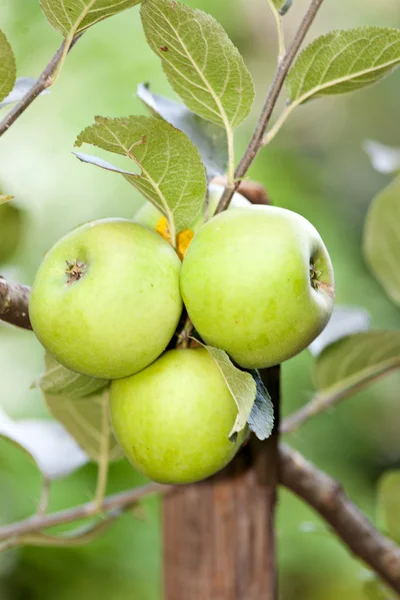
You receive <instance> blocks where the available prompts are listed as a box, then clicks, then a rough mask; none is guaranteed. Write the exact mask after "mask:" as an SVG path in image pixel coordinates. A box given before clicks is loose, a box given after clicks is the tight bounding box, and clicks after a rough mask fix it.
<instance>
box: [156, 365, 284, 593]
mask: <svg viewBox="0 0 400 600" xmlns="http://www.w3.org/2000/svg"><path fill="white" fill-rule="evenodd" d="M261 375H262V379H263V381H264V384H265V385H266V387H267V389H268V391H269V393H270V394H271V397H272V400H273V403H274V407H275V429H274V434H273V435H272V436H271V437H270V438H269V439H268V440H267V441H266V442H262V443H261V442H259V441H258V440H256V439H255V438H254V436H253V437H252V438H251V440H250V442H249V443H248V444H247V445H246V446H245V447H244V448H242V450H241V451H240V452H239V453H238V455H237V457H236V458H235V460H234V461H232V463H231V464H230V465H228V466H227V467H226V468H225V469H224V470H223V471H221V472H220V473H218V474H217V475H214V476H213V477H211V478H209V479H207V480H205V481H203V482H200V483H197V484H194V485H189V486H183V487H181V488H179V489H178V490H177V491H175V492H173V493H172V494H170V495H168V496H167V497H166V498H165V499H164V503H163V523H164V598H165V600H277V582H276V564H275V535H274V516H275V502H276V489H277V481H278V427H279V367H273V368H272V369H266V370H264V371H263V372H262V373H261Z"/></svg>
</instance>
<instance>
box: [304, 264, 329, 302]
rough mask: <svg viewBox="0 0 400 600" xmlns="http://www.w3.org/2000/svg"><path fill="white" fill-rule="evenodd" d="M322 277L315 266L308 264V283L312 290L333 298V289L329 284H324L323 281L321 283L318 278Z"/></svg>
mask: <svg viewBox="0 0 400 600" xmlns="http://www.w3.org/2000/svg"><path fill="white" fill-rule="evenodd" d="M321 275H322V271H321V270H320V269H316V268H315V265H313V264H312V263H311V264H310V283H311V286H312V288H313V289H314V290H315V291H316V292H318V291H322V292H325V293H326V294H328V296H330V297H331V298H334V297H335V292H334V288H333V286H332V285H331V284H330V283H326V282H325V281H321V280H320V277H321Z"/></svg>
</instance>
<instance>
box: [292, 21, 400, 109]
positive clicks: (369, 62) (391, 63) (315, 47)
mask: <svg viewBox="0 0 400 600" xmlns="http://www.w3.org/2000/svg"><path fill="white" fill-rule="evenodd" d="M399 63H400V30H399V29H393V28H390V27H357V28H356V29H347V30H341V31H331V32H329V33H327V34H326V35H322V36H320V37H318V38H317V39H315V40H314V41H313V42H311V44H310V45H309V46H307V47H306V48H305V49H304V50H303V51H302V52H301V53H300V55H299V57H298V58H297V60H296V62H295V64H294V65H293V67H292V68H291V69H290V71H289V75H288V77H287V79H286V89H287V94H288V98H289V100H290V102H293V103H296V104H302V103H303V102H306V101H307V100H309V99H310V98H316V97H319V96H326V95H330V94H343V93H345V92H352V91H354V90H358V89H360V88H363V87H365V86H367V85H371V84H372V83H375V82H377V81H378V80H379V79H381V78H382V77H384V76H385V75H388V74H389V73H391V72H392V71H393V69H395V68H396V67H397V66H398V64H399Z"/></svg>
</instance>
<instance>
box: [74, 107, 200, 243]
mask: <svg viewBox="0 0 400 600" xmlns="http://www.w3.org/2000/svg"><path fill="white" fill-rule="evenodd" d="M83 143H86V144H92V145H93V146H97V147H99V148H102V149H103V150H107V151H108V152H114V153H116V154H122V155H125V156H127V157H128V158H130V159H132V160H133V161H134V162H135V163H136V164H137V165H138V166H139V168H140V169H141V174H140V175H128V174H123V176H124V177H125V179H127V181H129V183H131V184H132V185H133V186H135V187H136V188H137V189H138V190H139V191H140V192H142V194H143V195H144V196H145V197H146V198H147V199H148V200H150V202H152V203H153V204H154V205H155V206H156V207H157V208H158V209H159V210H160V211H161V212H162V213H163V214H164V215H165V217H166V218H167V220H168V224H169V227H170V232H171V235H172V237H174V238H175V234H176V233H179V232H180V231H182V230H184V229H187V228H188V227H189V226H190V224H191V223H192V221H193V220H194V219H195V218H196V217H197V216H198V215H199V214H200V213H201V211H202V208H203V206H204V200H205V196H206V190H207V182H206V177H205V170H204V165H203V164H202V162H201V159H200V155H199V153H198V151H197V148H196V147H195V146H194V145H193V143H192V142H191V141H190V139H189V138H188V137H187V135H186V134H185V133H183V132H182V131H179V130H178V129H176V128H175V127H173V126H172V125H170V124H169V123H167V122H165V121H163V120H161V119H158V118H155V117H134V116H132V117H126V118H120V119H106V118H104V117H96V122H95V124H94V125H91V126H90V127H87V128H86V129H84V130H83V131H82V133H81V134H80V135H79V136H78V138H77V140H76V146H81V145H82V144H83Z"/></svg>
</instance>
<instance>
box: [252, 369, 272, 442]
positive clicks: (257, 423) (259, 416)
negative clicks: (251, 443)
mask: <svg viewBox="0 0 400 600" xmlns="http://www.w3.org/2000/svg"><path fill="white" fill-rule="evenodd" d="M251 373H252V375H253V377H254V380H255V382H256V386H257V390H256V398H255V400H254V403H253V406H252V408H251V411H250V415H249V418H248V421H247V423H248V425H249V429H251V431H253V433H255V435H256V436H257V437H258V439H259V440H266V439H267V438H269V436H270V435H271V433H272V430H273V428H274V406H273V404H272V400H271V396H270V395H269V392H268V390H267V388H266V387H265V385H264V384H263V382H262V380H261V377H260V374H259V372H258V371H256V370H255V371H252V372H251Z"/></svg>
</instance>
